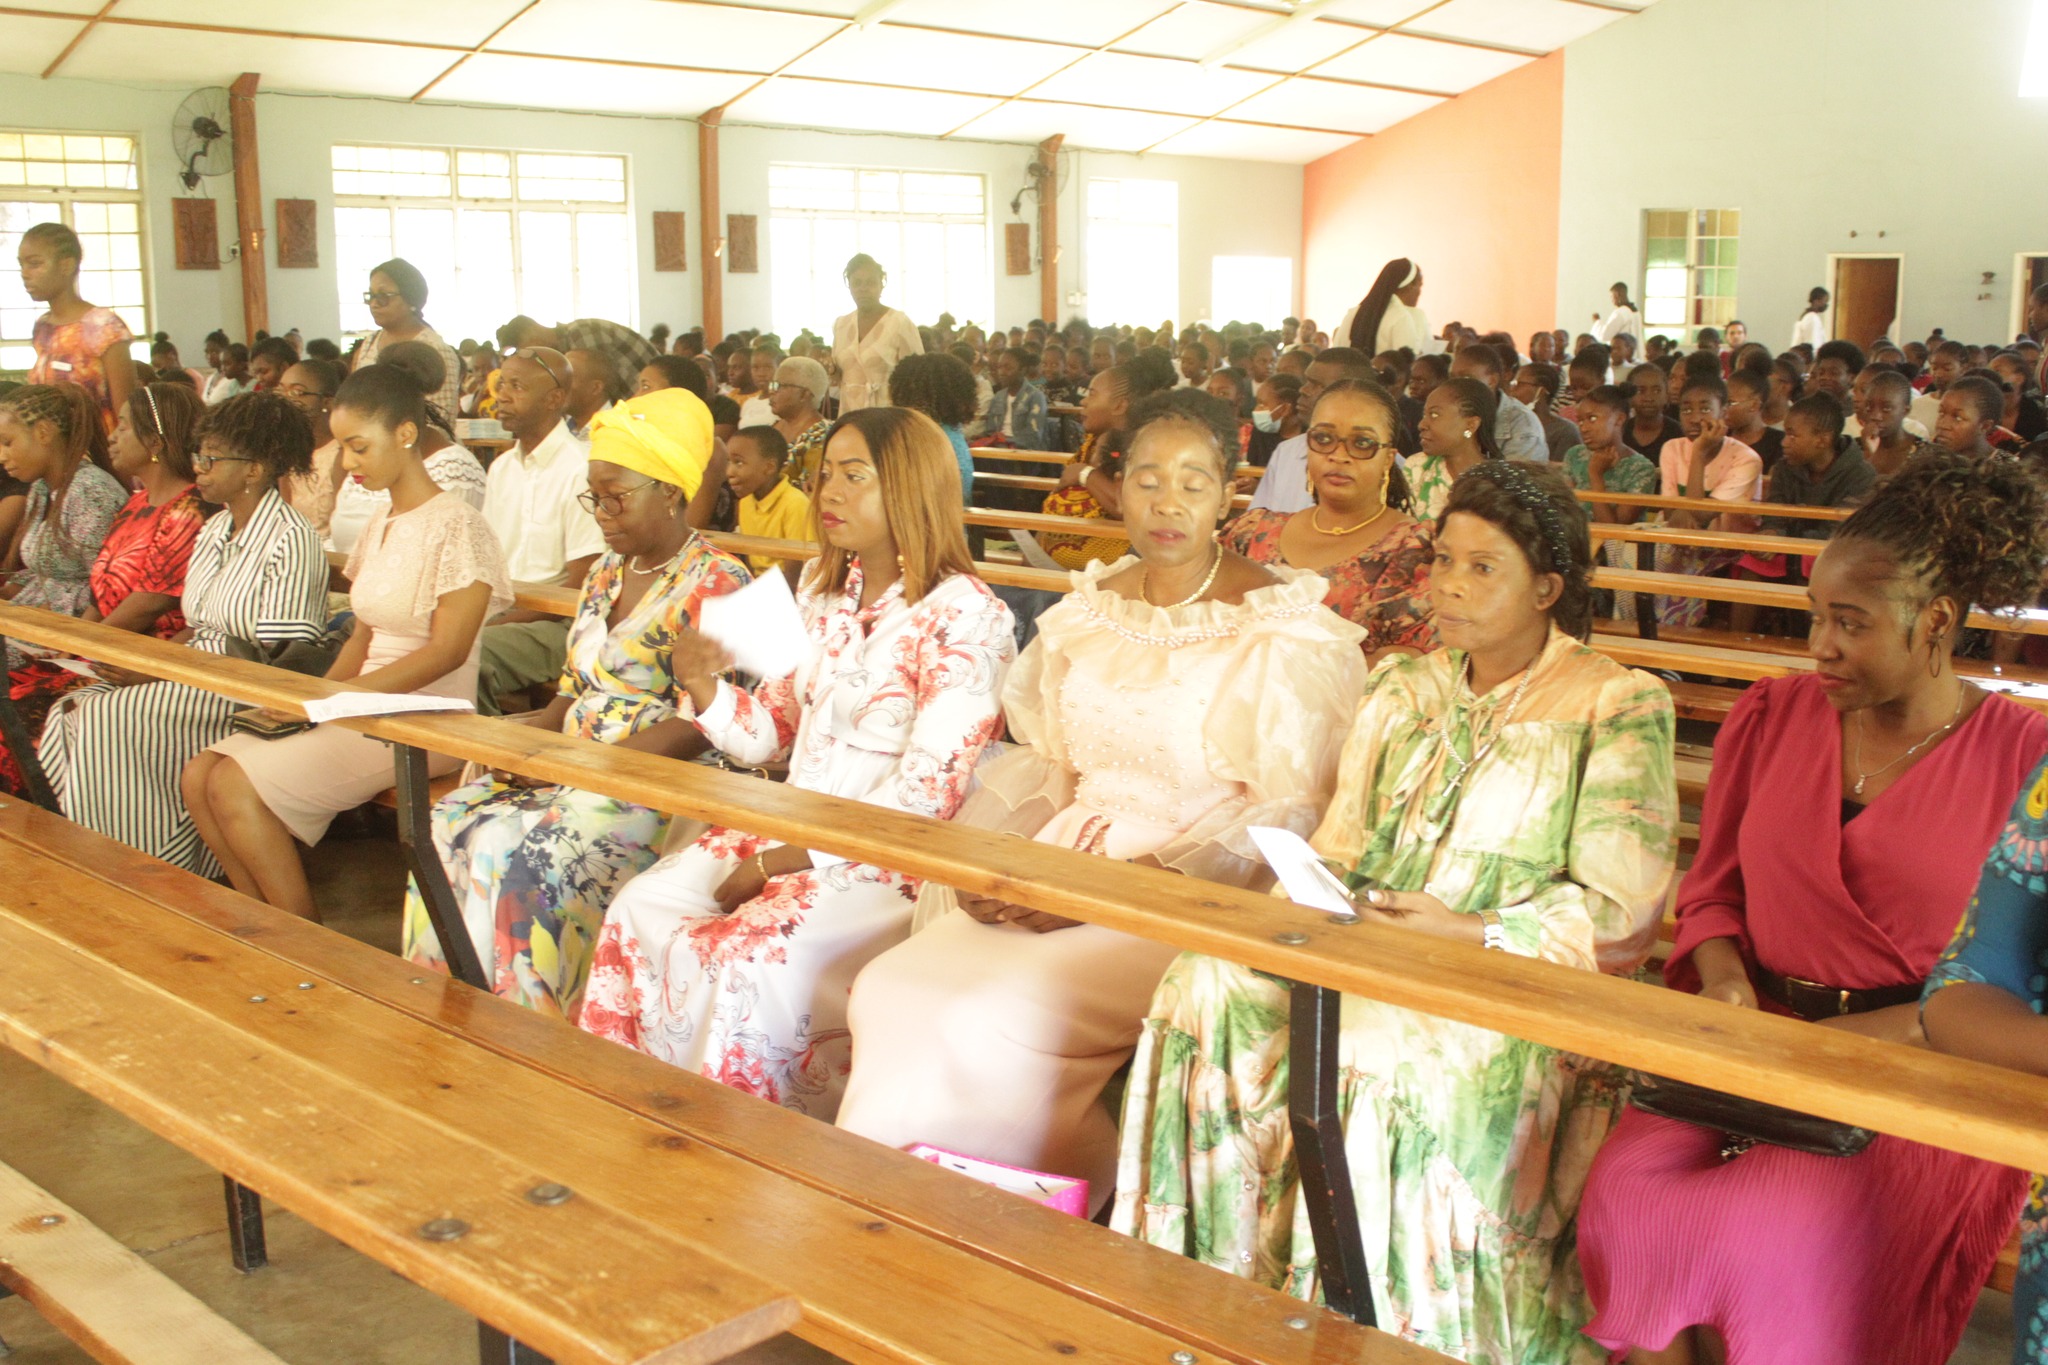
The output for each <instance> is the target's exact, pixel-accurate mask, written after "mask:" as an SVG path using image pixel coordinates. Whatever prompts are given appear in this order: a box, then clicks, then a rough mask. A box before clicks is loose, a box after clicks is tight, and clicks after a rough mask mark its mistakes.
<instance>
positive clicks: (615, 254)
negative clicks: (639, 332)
mask: <svg viewBox="0 0 2048 1365" xmlns="http://www.w3.org/2000/svg"><path fill="white" fill-rule="evenodd" d="M628 228H629V224H628V222H627V220H626V215H625V214H623V213H579V214H577V215H576V314H575V315H576V316H577V317H579V318H609V319H611V320H612V321H613V322H618V323H622V324H624V325H625V326H628V327H630V326H632V325H633V323H634V311H635V310H634V307H633V252H632V249H631V245H630V243H629V242H628V241H627V238H626V234H627V231H628Z"/></svg>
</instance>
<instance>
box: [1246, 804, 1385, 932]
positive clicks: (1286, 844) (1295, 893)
mask: <svg viewBox="0 0 2048 1365" xmlns="http://www.w3.org/2000/svg"><path fill="white" fill-rule="evenodd" d="M1247 832H1248V833H1249V834H1250V835H1251V836H1252V842H1253V843H1254V844H1256V845H1258V849H1259V853H1260V855H1261V856H1262V857H1264V858H1265V860H1266V866H1268V867H1270V868H1272V869H1273V872H1274V874H1275V875H1276V876H1278V877H1279V878H1280V889H1281V890H1283V891H1285V892H1286V893H1287V899H1289V900H1291V901H1293V902H1295V903H1296V904H1297V905H1307V906H1311V907H1313V908H1315V909H1317V910H1328V911H1329V912H1330V913H1332V914H1336V915H1355V914H1357V913H1358V908H1357V907H1356V906H1355V905H1353V904H1352V903H1351V901H1350V900H1349V899H1348V898H1347V897H1346V896H1345V894H1344V884H1343V883H1342V882H1340V881H1338V880H1337V874H1336V873H1334V872H1332V871H1330V869H1329V868H1327V867H1325V866H1323V860H1322V859H1321V858H1320V857H1319V856H1317V854H1316V851H1315V850H1314V849H1312V848H1310V847H1309V846H1308V840H1306V839H1304V838H1302V837H1301V836H1300V835H1299V834H1296V833H1295V832H1294V831H1293V830H1291V829H1280V828H1277V827H1276V826H1273V825H1253V826H1252V827H1251V829H1250V830H1249V831H1247Z"/></svg>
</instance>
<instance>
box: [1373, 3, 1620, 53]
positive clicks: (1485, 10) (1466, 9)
mask: <svg viewBox="0 0 2048 1365" xmlns="http://www.w3.org/2000/svg"><path fill="white" fill-rule="evenodd" d="M1627 17H1628V16H1627V14H1626V13H1624V12H1623V11H1621V10H1612V9H1602V8H1600V7H1599V6H1597V5H1578V4H1572V3H1569V0H1450V3H1449V4H1447V5H1445V6H1444V7H1443V8H1442V9H1434V10H1431V11H1430V12H1429V13H1428V14H1425V15H1423V16H1422V17H1421V18H1419V19H1417V20H1416V21H1415V22H1414V23H1412V24H1409V25H1407V26H1406V27H1407V28H1408V29H1409V30H1410V31H1411V32H1415V33H1436V34H1441V35H1443V36H1444V37H1446V38H1469V39H1471V40H1472V41H1474V42H1480V43H1499V44H1501V45H1502V46H1504V47H1520V48H1527V49H1528V50H1529V51H1531V52H1550V51H1553V50H1555V49H1557V48H1560V47H1563V46H1564V45H1565V44H1566V43H1568V42H1570V41H1572V39H1574V38H1583V37H1585V36H1586V35H1587V34H1588V33H1591V32H1593V31H1594V30H1595V29H1602V28H1605V27H1607V26H1608V25H1609V24H1611V23H1613V22H1614V21H1615V20H1617V19H1625V18H1627Z"/></svg>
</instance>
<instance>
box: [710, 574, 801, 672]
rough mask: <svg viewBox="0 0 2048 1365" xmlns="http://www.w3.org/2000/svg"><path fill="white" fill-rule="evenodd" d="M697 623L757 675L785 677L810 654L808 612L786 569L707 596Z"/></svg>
mask: <svg viewBox="0 0 2048 1365" xmlns="http://www.w3.org/2000/svg"><path fill="white" fill-rule="evenodd" d="M697 623H698V628H699V629H701V630H702V631H703V632H704V633H705V634H706V635H708V636H710V637H711V638H712V639H714V640H716V641H718V643H720V644H722V645H724V646H725V648H726V650H727V652H728V653H730V654H731V655H732V661H733V665H734V667H736V668H738V669H739V671H740V672H742V673H751V674H753V675H754V676H755V677H757V678H763V679H767V678H786V677H788V676H789V675H790V674H792V673H794V672H796V669H797V665H798V664H801V663H802V662H803V661H804V660H805V659H806V658H807V657H809V655H810V650H811V635H810V632H809V631H807V630H805V629H804V614H803V612H802V611H801V610H799V609H798V607H797V604H796V595H795V594H794V593H792V592H790V590H789V580H788V579H787V578H784V577H783V576H782V572H781V571H780V570H779V569H777V570H771V571H770V572H768V573H764V574H762V575H761V576H760V577H759V578H757V579H755V580H754V581H753V582H751V583H749V584H747V586H746V587H744V588H741V589H740V590H739V591H738V592H729V593H726V594H724V595H723V596H720V597H707V598H705V599H704V604H703V605H702V606H701V607H699V608H698V610H697Z"/></svg>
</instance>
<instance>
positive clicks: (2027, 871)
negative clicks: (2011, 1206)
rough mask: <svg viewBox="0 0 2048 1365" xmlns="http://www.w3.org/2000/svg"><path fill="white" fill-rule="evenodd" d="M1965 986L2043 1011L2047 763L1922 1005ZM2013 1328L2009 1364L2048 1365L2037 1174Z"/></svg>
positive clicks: (1994, 850) (2045, 1199) (2023, 1218)
mask: <svg viewBox="0 0 2048 1365" xmlns="http://www.w3.org/2000/svg"><path fill="white" fill-rule="evenodd" d="M1966 983H1967V984H1974V985H1983V986H1996V987H1998V988H1999V989H2000V990H2003V991H2005V992H2006V993H2008V994H2010V995H2012V996H2015V997H2017V998H2018V999H2020V1000H2023V1001H2025V1002H2026V1003H2027V1005H2028V1006H2029V1007H2030V1008H2031V1009H2032V1010H2033V1011H2034V1013H2036V1014H2040V1013H2042V1011H2043V1009H2044V1007H2048V760H2043V761H2042V762H2041V763H2040V764H2039V765H2038V766H2037V767H2036V768H2035V769H2034V773H2033V776H2032V777H2030V778H2028V779H2027V782H2026V785H2025V786H2023V787H2022V788H2020V794H2019V799H2018V800H2016V801H2014V802H2013V807H2012V818H2011V820H2010V821H2009V822H2008V823H2007V825H2006V827H2005V832H2004V833H2003V834H2001V835H1999V838H1998V842H1997V843H1996V844H1994V845H1992V847H1991V856H1990V857H1989V858H1987V859H1986V860H1985V862H1984V871H1983V874H1982V876H1981V877H1980V878H1979V880H1978V883H1977V894H1976V895H1974V896H1972V897H1971V898H1970V905H1969V908H1968V909H1967V910H1966V911H1964V913H1963V920H1962V923H1961V924H1960V925H1958V926H1957V928H1956V937H1955V941H1954V942H1953V943H1951V944H1949V946H1948V949H1947V951H1945V952H1943V953H1942V955H1941V961H1939V962H1937V963H1936V964H1935V966H1934V971H1933V972H1932V973H1930V974H1929V976H1928V978H1927V991H1926V994H1925V995H1923V996H1922V997H1921V999H1922V1002H1923V1003H1924V1002H1925V1000H1926V998H1927V996H1931V995H1933V994H1934V993H1935V992H1936V991H1941V990H1946V989H1947V988H1949V987H1950V986H1960V985H1964V984H1966ZM2012 1329H2013V1350H2012V1358H2013V1365H2048V1179H2044V1177H2042V1176H2041V1175H2039V1174H2036V1175H2035V1176H2034V1177H2033V1178H2032V1179H2031V1180H2030V1181H2029V1182H2028V1186H2027V1203H2026V1208H2025V1209H2024V1210H2023V1211H2022V1212H2021V1214H2020V1266H2019V1274H2018V1276H2017V1277H2016V1278H2015V1279H2014V1281H2013V1287H2012Z"/></svg>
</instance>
